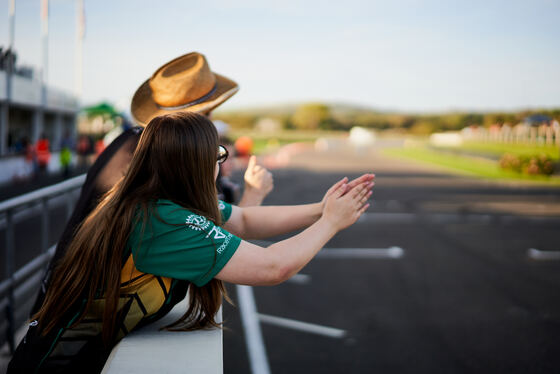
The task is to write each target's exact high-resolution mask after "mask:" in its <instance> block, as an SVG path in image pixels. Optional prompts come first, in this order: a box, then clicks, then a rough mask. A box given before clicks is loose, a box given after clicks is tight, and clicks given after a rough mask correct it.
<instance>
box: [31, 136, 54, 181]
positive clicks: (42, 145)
mask: <svg viewBox="0 0 560 374" xmlns="http://www.w3.org/2000/svg"><path fill="white" fill-rule="evenodd" d="M35 149H36V152H37V163H38V165H39V173H41V174H44V173H46V172H47V168H48V166H49V161H50V160H51V151H50V143H49V139H47V136H46V135H45V134H41V137H40V138H39V140H37V145H36V146H35Z"/></svg>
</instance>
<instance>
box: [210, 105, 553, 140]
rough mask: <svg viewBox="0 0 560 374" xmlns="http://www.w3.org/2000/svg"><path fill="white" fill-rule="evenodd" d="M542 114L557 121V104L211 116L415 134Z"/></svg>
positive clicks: (244, 123) (291, 109) (323, 108)
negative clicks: (523, 108) (547, 107)
mask: <svg viewBox="0 0 560 374" xmlns="http://www.w3.org/2000/svg"><path fill="white" fill-rule="evenodd" d="M535 113H539V114H544V115H547V116H549V117H551V118H554V119H556V120H558V121H560V108H559V109H553V110H539V111H520V112H493V113H476V112H452V113H442V114H408V113H388V112H378V111H375V110H371V109H366V108H359V107H355V106H351V105H342V104H334V105H327V104H323V103H305V104H301V105H297V106H283V107H276V108H260V109H255V110H244V111H235V112H217V113H215V114H214V118H216V119H220V120H223V121H225V122H227V123H229V124H230V125H231V126H232V127H233V128H237V129H253V128H254V127H255V125H256V124H257V123H258V121H259V120H260V119H262V118H268V119H272V120H275V121H276V122H277V123H278V126H279V128H282V129H298V130H349V129H350V128H352V127H353V126H362V127H366V128H371V129H376V130H394V131H398V132H407V133H413V134H418V135H425V134H431V133H433V132H438V131H448V130H460V129H462V128H464V127H467V126H471V125H478V126H484V127H489V126H491V125H493V124H504V123H509V124H510V125H515V124H517V123H519V122H522V121H523V119H524V118H526V117H527V116H529V115H531V114H535Z"/></svg>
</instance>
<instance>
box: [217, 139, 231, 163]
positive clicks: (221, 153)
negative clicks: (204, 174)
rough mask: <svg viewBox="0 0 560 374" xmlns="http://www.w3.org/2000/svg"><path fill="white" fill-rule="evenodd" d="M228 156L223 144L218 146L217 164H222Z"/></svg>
mask: <svg viewBox="0 0 560 374" xmlns="http://www.w3.org/2000/svg"><path fill="white" fill-rule="evenodd" d="M228 156H229V152H228V150H227V148H226V147H224V146H223V145H221V144H220V145H219V146H218V164H222V163H223V162H224V161H225V160H227V158H228Z"/></svg>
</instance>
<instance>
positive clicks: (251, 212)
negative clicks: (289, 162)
mask: <svg viewBox="0 0 560 374" xmlns="http://www.w3.org/2000/svg"><path fill="white" fill-rule="evenodd" d="M373 178H374V175H373V174H364V175H362V176H361V177H359V178H356V179H354V180H353V181H351V182H350V183H346V182H347V179H346V178H344V179H342V180H340V181H339V182H337V183H336V184H334V185H333V186H332V187H331V188H330V189H329V190H328V191H327V192H326V194H325V196H324V198H323V200H322V201H321V202H320V203H316V204H306V205H293V206H254V207H245V208H239V207H236V206H232V213H231V216H230V218H229V219H228V221H227V222H226V223H225V224H224V228H225V229H226V230H227V231H229V232H231V233H233V234H234V235H236V236H238V237H240V238H243V239H263V238H268V237H271V236H275V235H280V234H285V233H288V232H292V231H295V230H298V229H302V228H305V227H308V226H309V225H311V224H313V223H314V222H316V221H317V220H318V219H319V218H320V217H321V214H322V212H323V209H324V205H325V202H326V201H327V199H328V198H329V196H331V195H332V194H333V193H334V192H335V191H337V190H338V189H339V188H343V190H342V194H343V195H344V194H346V193H348V192H349V191H351V190H353V189H354V188H356V187H357V186H360V185H364V186H366V188H367V189H368V191H370V190H371V188H372V187H373Z"/></svg>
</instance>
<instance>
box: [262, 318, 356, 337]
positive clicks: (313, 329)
mask: <svg viewBox="0 0 560 374" xmlns="http://www.w3.org/2000/svg"><path fill="white" fill-rule="evenodd" d="M258 317H259V319H260V320H261V322H263V323H268V324H270V325H275V326H280V327H285V328H287V329H291V330H298V331H305V332H309V333H312V334H317V335H322V336H328V337H330V338H343V337H345V336H346V331H344V330H341V329H335V328H334V327H327V326H321V325H316V324H314V323H308V322H301V321H296V320H293V319H289V318H282V317H276V316H269V315H267V314H258Z"/></svg>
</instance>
